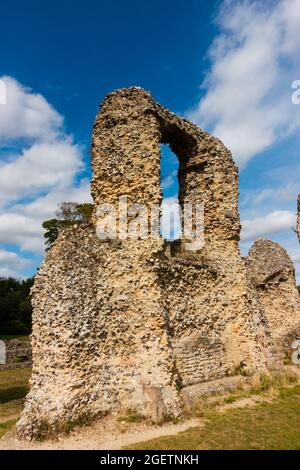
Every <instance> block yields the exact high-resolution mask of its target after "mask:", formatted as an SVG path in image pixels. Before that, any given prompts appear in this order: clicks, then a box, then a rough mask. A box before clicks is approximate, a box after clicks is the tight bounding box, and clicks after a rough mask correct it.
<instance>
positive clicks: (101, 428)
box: [0, 418, 204, 450]
mask: <svg viewBox="0 0 300 470" xmlns="http://www.w3.org/2000/svg"><path fill="white" fill-rule="evenodd" d="M203 424H204V423H203V422H201V421H200V420H198V419H190V420H187V421H184V422H183V423H179V424H170V423H168V424H164V425H162V426H153V425H152V426H151V425H147V424H144V423H135V424H132V423H131V424H125V423H123V424H122V423H120V422H118V421H117V420H116V419H114V418H105V419H102V420H101V421H99V422H97V423H95V424H93V425H92V426H89V427H88V428H80V429H76V430H74V431H73V433H72V434H71V435H69V436H64V437H61V438H59V439H58V440H56V441H46V442H40V443H39V442H34V443H31V442H20V441H19V440H17V439H16V436H15V431H11V432H8V433H7V434H6V435H5V436H3V438H2V439H1V440H0V449H2V450H4V449H15V450H21V449H41V450H42V449H53V450H54V449H57V450H64V449H90V450H92V449H96V450H105V449H109V450H114V449H122V448H123V447H125V446H128V445H131V444H135V443H137V442H141V441H147V440H150V439H154V438H156V437H161V436H171V435H175V434H177V433H179V432H182V431H185V430H186V429H188V428H190V427H195V426H201V425H203Z"/></svg>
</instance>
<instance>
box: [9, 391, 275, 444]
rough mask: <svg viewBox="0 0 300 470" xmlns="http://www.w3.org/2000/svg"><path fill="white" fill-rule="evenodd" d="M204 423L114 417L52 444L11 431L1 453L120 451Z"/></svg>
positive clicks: (249, 401) (250, 401) (244, 402)
mask: <svg viewBox="0 0 300 470" xmlns="http://www.w3.org/2000/svg"><path fill="white" fill-rule="evenodd" d="M265 399H266V397H264V398H263V397H261V396H255V395H254V396H252V397H247V398H241V399H239V400H236V401H235V402H234V403H230V404H226V405H222V406H220V407H218V410H219V411H221V412H222V411H223V412H224V411H227V410H228V409H230V408H240V407H244V406H255V405H256V404H257V403H259V402H261V401H264V400H265ZM204 424H205V419H204V418H198V419H188V420H186V421H184V422H182V423H179V424H171V423H166V424H163V425H161V426H155V425H149V424H147V423H125V422H120V421H118V420H117V419H116V418H114V417H107V418H104V419H102V420H101V421H98V422H96V423H94V424H93V425H91V426H89V427H86V428H77V429H75V430H74V431H73V432H72V433H71V434H70V435H68V436H62V437H60V438H58V439H57V440H55V441H45V442H20V441H19V440H17V439H16V435H15V430H13V431H10V432H8V433H7V434H6V435H5V436H3V438H2V439H1V440H0V450H1V449H3V450H4V449H15V450H21V449H28V450H30V449H32V450H33V449H40V450H43V449H45V450H46V449H49V450H51V449H52V450H67V449H69V450H72V449H73V450H74V449H83V450H84V449H90V450H118V449H122V448H123V447H126V446H129V445H132V444H136V443H138V442H143V441H148V440H151V439H155V438H157V437H162V436H174V435H176V434H178V433H179V432H183V431H185V430H187V429H189V428H192V427H199V426H204Z"/></svg>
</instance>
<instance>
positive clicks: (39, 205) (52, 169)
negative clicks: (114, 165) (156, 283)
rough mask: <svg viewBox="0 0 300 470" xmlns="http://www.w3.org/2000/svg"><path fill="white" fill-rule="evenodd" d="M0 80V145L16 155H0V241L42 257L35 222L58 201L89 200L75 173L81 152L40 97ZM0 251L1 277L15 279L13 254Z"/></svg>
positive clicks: (51, 212) (19, 267)
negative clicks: (1, 94) (0, 96)
mask: <svg viewBox="0 0 300 470" xmlns="http://www.w3.org/2000/svg"><path fill="white" fill-rule="evenodd" d="M1 80H2V81H4V82H5V84H6V104H5V105H3V106H1V108H0V145H2V146H4V147H6V148H8V149H16V148H17V149H19V151H16V150H13V151H11V153H10V154H9V156H8V155H7V154H6V155H3V154H2V161H0V243H2V244H4V245H9V246H13V245H15V246H16V247H17V248H18V250H21V251H27V252H32V253H33V254H43V253H44V239H43V229H42V226H41V224H42V222H43V221H44V220H46V219H49V218H52V217H54V216H55V211H56V209H57V205H58V203H60V202H63V201H74V202H89V201H91V196H90V190H89V188H90V185H89V182H88V181H87V180H86V179H84V180H80V175H79V172H80V170H82V169H83V167H84V163H83V155H82V148H81V147H80V146H78V145H76V144H75V143H74V141H73V139H72V137H71V136H70V135H68V134H66V132H65V130H64V128H63V121H64V120H63V117H62V116H61V115H60V114H59V113H58V112H57V111H56V110H55V109H54V108H53V107H52V106H51V105H50V104H49V103H48V102H47V100H46V99H45V98H44V97H43V96H41V95H39V94H36V93H33V92H32V90H30V89H28V88H26V87H24V86H23V85H21V84H20V83H19V82H17V81H16V80H15V79H14V78H12V77H7V76H5V77H2V78H1ZM3 253H4V252H2V256H3V258H2V261H1V258H0V263H2V265H1V266H0V273H2V275H3V273H6V275H18V273H19V272H20V271H21V270H22V269H23V267H26V266H25V265H24V263H23V261H22V258H20V256H19V255H17V254H15V256H16V257H17V258H13V255H14V253H12V252H10V255H7V252H5V253H6V255H5V257H4V254H3ZM9 256H10V257H9ZM13 260H14V261H15V263H13V262H12V261H13ZM18 260H19V261H18Z"/></svg>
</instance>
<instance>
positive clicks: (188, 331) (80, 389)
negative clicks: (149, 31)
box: [18, 87, 300, 439]
mask: <svg viewBox="0 0 300 470" xmlns="http://www.w3.org/2000/svg"><path fill="white" fill-rule="evenodd" d="M161 143H168V144H169V145H170V147H171V149H172V150H173V152H174V153H175V154H176V155H177V157H178V160H179V173H178V179H179V187H180V189H179V202H180V204H183V203H184V201H189V202H192V203H197V202H202V203H203V204H204V228H205V245H204V247H203V248H201V249H199V250H196V251H190V250H187V249H186V247H187V245H186V243H185V242H186V240H178V241H175V242H172V243H169V242H166V241H165V240H164V239H162V238H161V237H156V238H155V237H154V238H148V239H145V240H132V239H125V240H121V239H116V240H105V241H101V240H99V238H98V237H97V236H96V231H95V225H96V223H97V220H98V219H97V207H98V206H99V205H100V204H102V203H110V204H113V205H114V206H115V207H116V211H117V210H118V203H119V197H120V196H123V195H126V196H127V198H128V202H129V203H144V204H146V205H149V206H150V205H151V204H153V203H156V204H159V203H161V200H162V194H161V188H160V144H161ZM92 164H93V180H92V196H93V199H94V203H95V212H94V216H93V222H92V223H91V224H90V225H89V226H83V225H79V226H77V227H72V228H70V229H68V230H67V231H64V232H62V233H61V234H60V236H59V238H58V240H57V242H56V243H55V245H54V247H53V248H52V249H51V251H50V252H49V253H48V255H47V257H46V259H45V261H44V263H43V265H42V267H41V269H40V270H39V273H38V275H37V277H36V281H35V285H34V288H33V307H34V313H33V333H32V347H33V374H32V379H31V390H30V393H29V395H28V396H27V399H26V404H25V408H24V411H23V413H22V416H21V419H20V422H19V424H18V435H19V436H20V437H22V438H28V439H31V438H36V437H41V436H46V435H48V434H50V433H56V432H60V431H63V430H64V429H65V426H66V425H69V424H70V423H77V422H79V423H80V422H82V421H88V420H90V419H94V418H96V417H101V416H103V415H104V414H107V413H112V412H116V413H118V412H120V413H121V412H126V410H134V411H135V412H137V413H139V414H143V415H144V416H149V417H151V419H153V420H155V421H161V420H163V419H167V418H168V417H170V416H180V414H181V411H182V393H183V392H182V389H183V390H185V389H186V387H189V386H193V385H195V384H199V383H203V382H207V381H210V380H214V379H221V378H224V377H227V376H235V375H238V374H240V373H243V374H253V373H255V372H258V371H261V370H266V368H267V367H270V366H272V364H275V363H276V364H277V363H278V357H279V356H280V354H279V353H278V351H279V348H280V346H278V348H277V346H274V344H275V343H276V345H277V344H279V343H280V340H281V339H282V338H284V339H285V338H286V334H287V333H289V334H290V332H291V331H292V329H293V328H294V327H296V326H297V322H298V319H299V312H300V309H299V300H298V298H297V296H296V288H295V282H294V272H293V267H292V264H291V263H290V260H289V258H288V256H287V254H286V252H284V253H283V252H282V251H280V250H282V249H281V248H280V247H278V245H276V244H274V245H269V244H270V243H272V242H258V243H259V245H255V246H254V247H253V249H252V250H251V253H250V258H249V260H246V259H244V258H243V257H242V256H241V254H240V250H239V237H240V218H239V211H238V172H237V168H236V166H235V164H234V162H233V160H232V156H231V153H230V151H229V150H228V149H226V148H225V147H224V145H223V143H222V142H221V141H220V140H218V139H216V138H215V137H213V136H211V135H210V134H208V133H206V132H204V131H203V130H201V129H199V128H198V127H197V126H196V125H194V124H192V123H191V122H189V121H187V120H185V119H182V118H180V117H178V116H176V115H175V114H173V113H171V112H170V111H168V110H167V109H165V108H163V107H162V106H161V105H159V104H158V103H156V102H155V101H154V100H153V98H152V97H151V95H150V94H149V93H147V92H146V91H144V90H143V89H141V88H136V87H133V88H128V89H121V90H117V91H115V92H113V93H110V94H109V95H107V96H106V98H105V99H104V101H103V103H102V105H101V107H100V110H99V113H98V115H97V118H96V121H95V124H94V128H93V138H92ZM264 243H266V244H267V245H266V246H265V245H263V246H262V250H261V249H258V248H259V247H261V245H262V244H264ZM275 245H276V246H275ZM273 255H276V256H277V257H278V269H277V268H276V269H277V271H276V273H278V274H276V275H275V273H274V276H273V274H272V273H271V274H269V271H268V270H266V272H262V270H261V267H260V263H261V262H262V263H264V266H266V265H267V263H265V260H266V257H268V256H272V257H273ZM276 259H277V258H276ZM271 265H272V263H271ZM266 269H267V268H266ZM270 276H271V277H270ZM276 276H277V277H276ZM264 286H265V287H264ZM271 297H272V299H274V303H275V297H276V299H277V300H276V302H277V304H276V305H277V307H278V308H276V306H275V305H273V304H272V302H271V300H270V298H271ZM282 308H284V309H285V311H284V312H283V311H280V309H282ZM279 323H280V324H279ZM274 338H275V339H276V341H275V339H274ZM276 348H277V349H276Z"/></svg>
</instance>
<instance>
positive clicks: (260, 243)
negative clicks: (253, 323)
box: [247, 240, 300, 355]
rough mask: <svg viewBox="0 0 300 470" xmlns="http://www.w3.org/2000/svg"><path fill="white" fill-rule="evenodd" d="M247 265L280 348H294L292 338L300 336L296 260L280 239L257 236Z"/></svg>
mask: <svg viewBox="0 0 300 470" xmlns="http://www.w3.org/2000/svg"><path fill="white" fill-rule="evenodd" d="M247 265H248V271H249V277H250V279H251V281H252V283H253V285H254V287H255V288H256V290H257V293H258V296H259V300H260V302H261V304H262V307H263V310H264V312H265V316H266V319H267V323H268V330H269V332H270V335H271V337H272V340H273V343H275V345H276V346H275V347H276V350H277V352H280V350H281V348H282V349H283V351H290V348H291V343H292V341H293V340H295V339H299V338H300V296H299V293H298V290H297V288H296V280H295V268H294V265H293V263H292V260H291V259H290V257H289V255H288V253H287V251H286V250H285V249H284V248H282V247H281V246H280V245H278V243H275V242H273V241H271V240H257V241H256V242H255V243H254V244H253V246H252V247H251V249H250V251H249V257H248V259H247ZM290 355H291V352H290Z"/></svg>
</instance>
